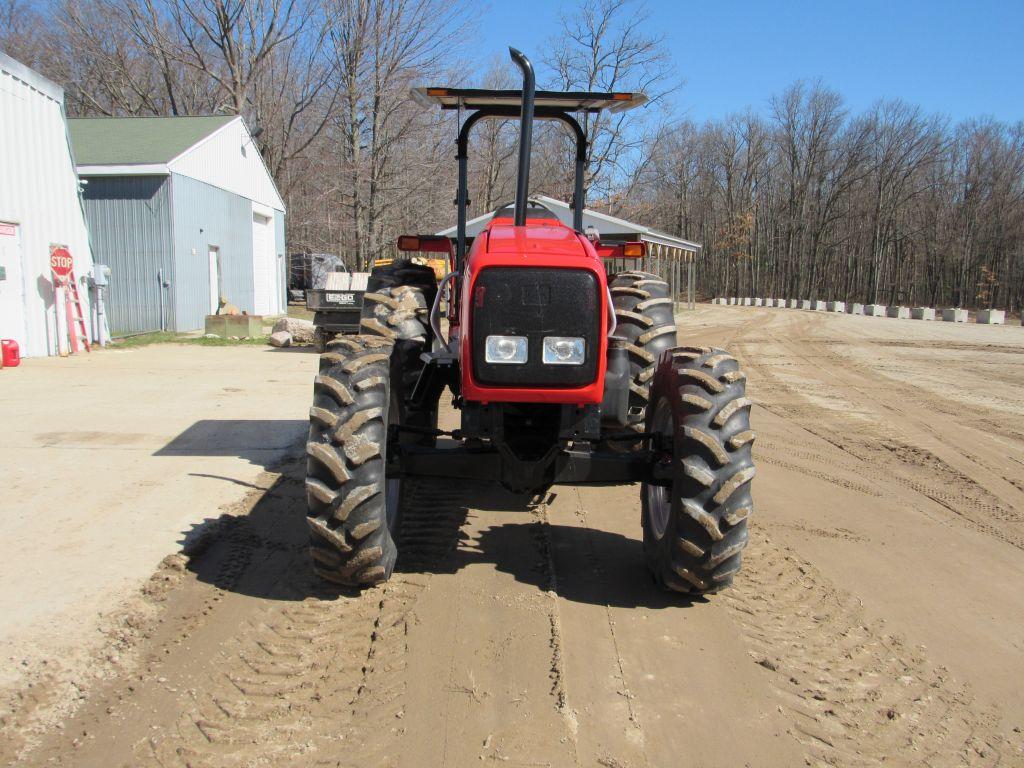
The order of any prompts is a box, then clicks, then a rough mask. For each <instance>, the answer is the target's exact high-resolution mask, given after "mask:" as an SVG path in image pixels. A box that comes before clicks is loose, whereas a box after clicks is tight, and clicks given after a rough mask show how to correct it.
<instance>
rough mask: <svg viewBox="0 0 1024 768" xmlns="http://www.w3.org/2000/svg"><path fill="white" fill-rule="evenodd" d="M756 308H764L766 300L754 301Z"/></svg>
mask: <svg viewBox="0 0 1024 768" xmlns="http://www.w3.org/2000/svg"><path fill="white" fill-rule="evenodd" d="M754 306H755V307H763V306H764V299H754Z"/></svg>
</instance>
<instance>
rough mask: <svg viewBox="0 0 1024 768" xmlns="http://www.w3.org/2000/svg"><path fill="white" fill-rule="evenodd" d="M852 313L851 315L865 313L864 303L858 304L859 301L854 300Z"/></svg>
mask: <svg viewBox="0 0 1024 768" xmlns="http://www.w3.org/2000/svg"><path fill="white" fill-rule="evenodd" d="M850 314H851V315H863V314H864V305H863V304H858V303H857V302H854V303H853V304H851V305H850Z"/></svg>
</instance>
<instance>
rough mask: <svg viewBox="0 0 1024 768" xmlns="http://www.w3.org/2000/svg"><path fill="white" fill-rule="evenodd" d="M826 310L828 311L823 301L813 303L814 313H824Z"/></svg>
mask: <svg viewBox="0 0 1024 768" xmlns="http://www.w3.org/2000/svg"><path fill="white" fill-rule="evenodd" d="M827 309H828V305H827V304H826V303H825V302H824V301H815V302H814V311H815V312H825V311H826V310H827Z"/></svg>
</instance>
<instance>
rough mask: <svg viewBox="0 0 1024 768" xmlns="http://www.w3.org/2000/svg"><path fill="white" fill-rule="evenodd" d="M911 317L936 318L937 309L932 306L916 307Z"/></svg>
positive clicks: (914, 318)
mask: <svg viewBox="0 0 1024 768" xmlns="http://www.w3.org/2000/svg"><path fill="white" fill-rule="evenodd" d="M910 317H911V319H913V320H934V319H935V310H934V309H932V308H931V307H914V308H913V309H912V310H911V311H910Z"/></svg>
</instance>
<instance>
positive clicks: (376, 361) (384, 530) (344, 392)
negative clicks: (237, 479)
mask: <svg viewBox="0 0 1024 768" xmlns="http://www.w3.org/2000/svg"><path fill="white" fill-rule="evenodd" d="M390 361H391V345H390V344H389V343H387V342H386V341H385V340H382V339H378V338H372V337H362V336H347V337H343V338H340V339H337V340H335V341H332V342H329V343H328V345H327V351H326V352H325V353H324V354H323V355H322V356H321V358H320V372H319V374H317V376H316V378H315V380H314V384H313V407H312V408H310V411H309V422H310V424H309V439H308V441H307V443H306V454H307V467H306V497H307V502H308V509H309V512H308V522H309V529H310V542H309V545H310V555H311V556H312V559H313V568H314V570H315V571H316V573H317V574H319V575H320V576H321V577H323V578H324V579H327V580H329V581H332V582H335V583H337V584H343V585H346V586H367V585H371V584H376V583H378V582H382V581H386V580H387V579H388V578H389V577H390V576H391V572H392V571H393V570H394V567H395V560H396V558H397V555H398V549H397V547H396V546H395V539H396V537H397V530H398V514H397V510H398V501H399V500H398V498H397V491H398V489H397V488H394V487H392V488H390V489H389V487H388V485H389V484H388V481H387V480H386V478H385V465H386V460H387V426H388V424H389V423H390V422H391V420H392V419H393V418H394V409H393V407H392V392H391V366H390ZM389 491H390V492H389Z"/></svg>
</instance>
